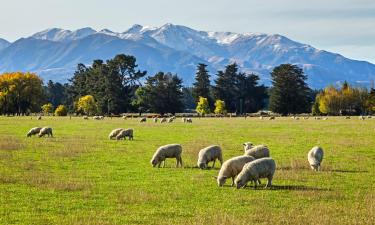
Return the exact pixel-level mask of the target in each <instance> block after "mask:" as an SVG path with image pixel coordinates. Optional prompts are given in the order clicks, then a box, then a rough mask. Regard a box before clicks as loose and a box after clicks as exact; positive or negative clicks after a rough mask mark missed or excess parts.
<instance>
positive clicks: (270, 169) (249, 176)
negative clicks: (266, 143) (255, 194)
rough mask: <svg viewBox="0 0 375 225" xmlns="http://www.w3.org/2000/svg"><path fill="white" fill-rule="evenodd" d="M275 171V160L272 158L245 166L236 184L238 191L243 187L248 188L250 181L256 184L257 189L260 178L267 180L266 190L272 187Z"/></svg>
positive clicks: (258, 160)
mask: <svg viewBox="0 0 375 225" xmlns="http://www.w3.org/2000/svg"><path fill="white" fill-rule="evenodd" d="M275 170H276V163H275V160H273V159H271V158H262V159H256V160H254V161H252V162H249V163H246V164H245V165H244V166H243V168H242V171H241V172H240V173H239V174H238V176H237V177H236V180H235V181H234V183H235V184H236V187H237V189H239V188H241V187H246V184H247V183H248V182H249V181H252V182H254V188H256V187H257V181H258V180H259V179H260V178H267V179H268V182H267V184H266V188H267V187H271V185H272V178H273V175H274V174H275Z"/></svg>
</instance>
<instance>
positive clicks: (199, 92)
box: [193, 63, 213, 105]
mask: <svg viewBox="0 0 375 225" xmlns="http://www.w3.org/2000/svg"><path fill="white" fill-rule="evenodd" d="M210 87H211V85H210V75H209V74H208V71H207V65H206V64H203V63H200V64H198V67H197V73H196V75H195V82H194V83H193V97H194V99H195V102H198V101H199V97H204V98H207V100H208V102H209V104H210V105H211V104H212V101H213V100H212V97H211V95H210Z"/></svg>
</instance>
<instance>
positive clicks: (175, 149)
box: [151, 144, 182, 167]
mask: <svg viewBox="0 0 375 225" xmlns="http://www.w3.org/2000/svg"><path fill="white" fill-rule="evenodd" d="M181 153H182V147H181V145H179V144H169V145H164V146H161V147H159V148H158V149H157V150H156V152H155V154H154V155H153V156H152V159H151V164H152V166H153V167H155V166H156V165H158V167H160V164H161V163H162V162H163V167H165V159H167V158H176V161H177V163H176V167H178V165H180V167H182V157H181Z"/></svg>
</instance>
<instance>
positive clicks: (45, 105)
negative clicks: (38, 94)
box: [41, 103, 53, 115]
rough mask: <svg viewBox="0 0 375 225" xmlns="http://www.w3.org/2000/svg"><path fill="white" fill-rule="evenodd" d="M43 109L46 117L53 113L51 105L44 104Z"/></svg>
mask: <svg viewBox="0 0 375 225" xmlns="http://www.w3.org/2000/svg"><path fill="white" fill-rule="evenodd" d="M41 108H42V112H43V114H44V115H48V114H50V113H52V111H53V105H52V104H51V103H47V104H44V105H42V107H41Z"/></svg>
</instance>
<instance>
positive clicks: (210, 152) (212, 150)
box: [197, 145, 223, 170]
mask: <svg viewBox="0 0 375 225" xmlns="http://www.w3.org/2000/svg"><path fill="white" fill-rule="evenodd" d="M216 159H218V160H219V161H220V165H223V155H222V151H221V148H220V146H217V145H211V146H208V147H206V148H204V149H201V150H200V151H199V154H198V162H197V165H198V167H199V168H201V169H202V170H203V169H206V168H207V166H208V163H209V162H212V161H213V162H214V163H213V164H212V168H214V167H215V162H216Z"/></svg>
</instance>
